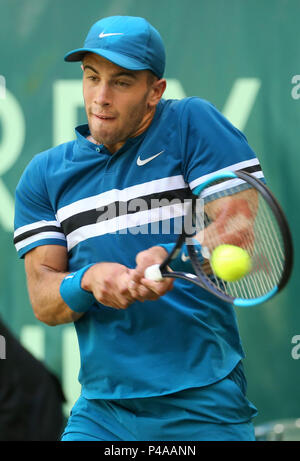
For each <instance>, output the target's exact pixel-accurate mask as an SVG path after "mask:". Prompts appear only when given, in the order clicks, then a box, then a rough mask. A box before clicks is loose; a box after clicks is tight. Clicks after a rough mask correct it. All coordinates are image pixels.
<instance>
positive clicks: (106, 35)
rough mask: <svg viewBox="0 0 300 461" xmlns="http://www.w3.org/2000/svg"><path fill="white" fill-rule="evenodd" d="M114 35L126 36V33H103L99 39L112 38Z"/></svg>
mask: <svg viewBox="0 0 300 461" xmlns="http://www.w3.org/2000/svg"><path fill="white" fill-rule="evenodd" d="M112 35H124V33H123V32H115V33H112V34H105V33H104V32H101V34H99V37H100V38H104V37H111V36H112Z"/></svg>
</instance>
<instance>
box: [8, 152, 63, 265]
mask: <svg viewBox="0 0 300 461" xmlns="http://www.w3.org/2000/svg"><path fill="white" fill-rule="evenodd" d="M44 158H45V156H44V157H43V156H42V154H39V155H37V156H36V157H34V158H33V160H32V161H31V162H30V163H29V165H28V166H27V168H26V169H25V171H24V173H23V174H22V177H21V179H20V181H19V183H18V185H17V188H16V193H15V221H14V228H15V232H14V245H15V248H16V250H17V252H18V255H19V257H20V258H23V257H24V256H25V254H26V253H27V252H28V251H30V250H32V249H33V248H35V247H37V246H40V245H62V246H65V247H66V246H67V243H66V238H65V235H64V233H63V231H62V229H61V227H60V223H59V222H58V221H57V219H56V215H55V211H54V210H53V208H52V206H51V203H50V199H49V197H48V193H47V188H46V185H45V182H44V172H45V171H46V164H45V161H43V159H44Z"/></svg>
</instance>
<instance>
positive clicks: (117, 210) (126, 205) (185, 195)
mask: <svg viewBox="0 0 300 461" xmlns="http://www.w3.org/2000/svg"><path fill="white" fill-rule="evenodd" d="M192 197H194V196H193V194H192V192H191V190H190V189H189V188H184V189H176V190H171V191H163V192H160V193H154V194H149V195H146V196H140V197H135V198H134V199H131V200H128V201H127V202H122V201H116V202H112V203H110V204H108V205H106V206H103V207H101V208H100V207H99V208H97V209H92V210H87V211H82V212H80V213H77V214H75V215H73V216H70V217H69V218H67V219H65V220H64V221H62V222H61V227H62V229H63V231H64V234H65V235H69V234H70V233H71V232H73V231H75V230H76V229H78V228H80V227H83V226H88V225H91V224H96V223H98V222H102V221H109V220H110V219H113V218H116V217H119V216H125V215H129V214H134V213H137V212H139V211H143V210H144V208H141V210H138V209H137V208H138V200H143V201H144V203H145V204H146V205H147V209H148V210H150V209H155V208H162V207H163V206H165V205H164V204H163V205H162V204H159V203H157V205H156V206H153V207H151V201H153V200H157V201H158V202H159V201H160V200H163V199H165V200H168V201H169V202H170V203H169V205H170V204H171V201H172V200H174V199H178V200H179V201H180V202H182V203H183V202H184V200H186V199H191V198H192ZM135 202H136V203H135ZM130 205H134V206H135V205H137V206H135V209H132V210H130ZM152 205H153V203H152Z"/></svg>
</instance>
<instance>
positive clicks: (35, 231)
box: [14, 226, 63, 244]
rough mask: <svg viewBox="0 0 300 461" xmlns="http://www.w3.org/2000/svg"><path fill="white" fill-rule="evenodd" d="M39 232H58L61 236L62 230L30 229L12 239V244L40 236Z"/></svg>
mask: <svg viewBox="0 0 300 461" xmlns="http://www.w3.org/2000/svg"><path fill="white" fill-rule="evenodd" d="M41 232H59V233H61V234H63V230H62V229H61V228H60V227H56V226H42V227H37V228H36V229H32V230H29V231H26V232H23V233H22V234H20V235H18V236H17V237H15V238H14V244H16V243H19V242H21V241H22V240H25V239H27V238H28V237H32V236H33V235H37V234H40V233H41Z"/></svg>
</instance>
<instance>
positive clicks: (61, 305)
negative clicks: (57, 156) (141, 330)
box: [25, 245, 170, 326]
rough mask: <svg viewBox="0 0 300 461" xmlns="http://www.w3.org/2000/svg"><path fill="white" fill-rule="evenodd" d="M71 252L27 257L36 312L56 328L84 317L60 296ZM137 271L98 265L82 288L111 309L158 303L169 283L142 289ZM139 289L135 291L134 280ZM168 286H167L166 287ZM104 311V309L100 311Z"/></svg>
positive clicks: (43, 249) (52, 249)
mask: <svg viewBox="0 0 300 461" xmlns="http://www.w3.org/2000/svg"><path fill="white" fill-rule="evenodd" d="M67 266H68V259H67V250H66V248H65V247H63V246H60V245H44V246H39V247H36V248H34V249H33V250H31V251H30V252H28V253H27V254H26V256H25V270H26V275H27V285H28V291H29V297H30V301H31V304H32V307H33V311H34V314H35V316H36V317H37V319H38V320H40V321H41V322H43V323H46V324H47V325H50V326H54V325H59V324H63V323H70V322H75V321H76V320H78V319H79V318H80V317H82V315H83V313H78V312H75V311H73V310H72V309H70V308H69V307H68V305H67V304H66V303H65V302H64V300H63V299H62V297H61V295H60V285H61V282H62V280H63V279H64V278H65V277H66V275H67V274H68V272H67ZM134 275H135V271H134V270H133V269H129V268H127V267H126V266H123V265H122V264H118V263H106V262H103V263H98V264H94V265H93V266H91V267H90V268H89V269H88V270H87V271H86V272H85V273H84V275H83V277H82V280H81V288H82V289H83V290H86V291H89V292H91V293H93V295H94V297H95V299H96V300H97V301H98V302H99V303H101V304H103V305H105V306H108V307H112V308H115V309H126V308H127V307H129V306H130V304H131V303H132V302H134V301H136V300H138V301H142V302H143V301H145V300H156V299H158V298H159V297H160V296H162V295H163V294H164V293H165V292H166V291H167V290H168V289H169V288H170V287H169V284H170V282H169V283H166V284H159V285H157V284H155V283H153V282H152V286H151V287H148V288H146V287H144V286H142V285H139V279H140V277H133V278H132V276H134ZM133 279H135V281H136V283H135V287H134V289H132V283H131V282H132V280H133ZM165 285H167V286H165ZM99 309H101V307H99Z"/></svg>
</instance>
